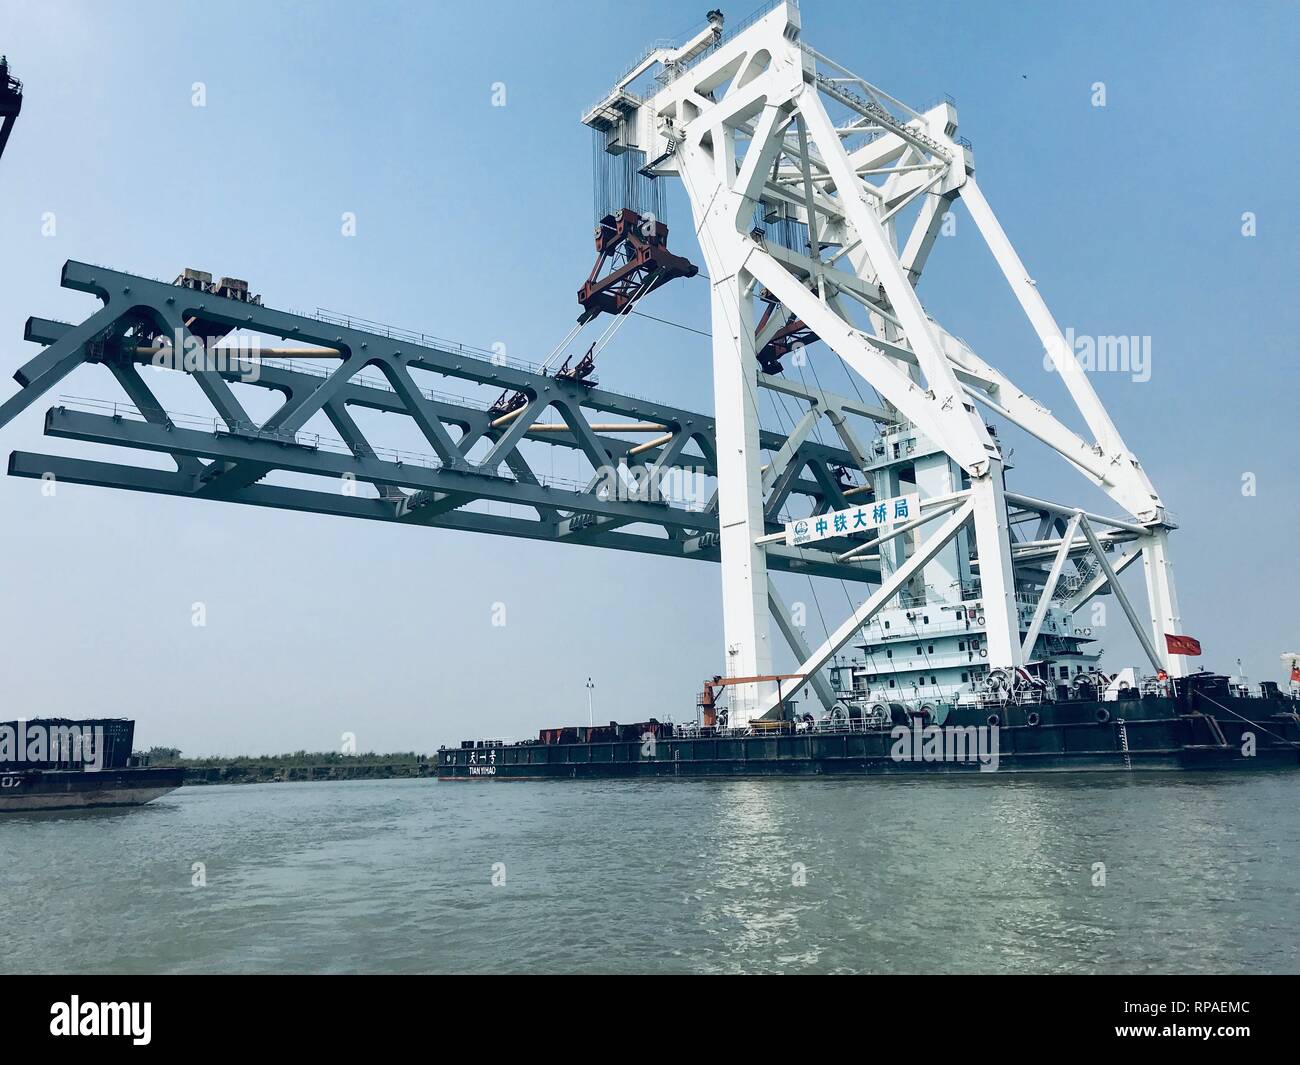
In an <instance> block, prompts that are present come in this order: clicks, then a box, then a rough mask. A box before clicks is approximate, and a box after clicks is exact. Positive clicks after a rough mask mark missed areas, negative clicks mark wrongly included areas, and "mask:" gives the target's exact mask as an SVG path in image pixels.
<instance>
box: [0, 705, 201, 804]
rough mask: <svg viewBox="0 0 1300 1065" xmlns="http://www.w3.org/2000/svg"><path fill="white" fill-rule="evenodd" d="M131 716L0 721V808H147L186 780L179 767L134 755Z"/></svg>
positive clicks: (133, 726) (133, 724)
mask: <svg viewBox="0 0 1300 1065" xmlns="http://www.w3.org/2000/svg"><path fill="white" fill-rule="evenodd" d="M134 740H135V722H134V721H131V720H128V719H125V718H94V719H89V720H75V721H74V720H70V719H68V718H42V719H32V720H27V721H8V722H0V814H6V813H37V812H43V811H48V810H83V809H94V808H99V807H108V806H142V805H143V804H145V803H147V802H152V801H153V800H154V799H157V798H158V797H160V796H162V795H166V794H167V793H168V792H169V791H175V790H176V789H177V788H179V787H180V786H181V784H182V783H184V776H185V770H184V768H183V767H181V766H161V767H159V766H150V765H148V759H147V757H145V756H141V755H136V754H133V753H132V750H131V748H132V744H133V742H134Z"/></svg>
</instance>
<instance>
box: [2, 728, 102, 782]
mask: <svg viewBox="0 0 1300 1065" xmlns="http://www.w3.org/2000/svg"><path fill="white" fill-rule="evenodd" d="M22 762H35V763H50V762H54V763H61V762H70V763H75V764H79V765H81V766H82V767H83V768H84V769H86V770H88V771H91V772H97V771H98V770H100V769H103V768H104V726H103V725H56V724H52V723H50V724H47V723H46V722H43V721H19V722H17V723H16V724H5V725H0V765H14V764H16V763H22Z"/></svg>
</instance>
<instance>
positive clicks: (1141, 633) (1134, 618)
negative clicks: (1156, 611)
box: [1079, 518, 1169, 669]
mask: <svg viewBox="0 0 1300 1065" xmlns="http://www.w3.org/2000/svg"><path fill="white" fill-rule="evenodd" d="M1079 527H1080V528H1081V529H1082V530H1083V535H1084V536H1086V537H1087V538H1088V543H1090V544H1091V545H1092V553H1093V555H1094V557H1095V558H1096V559H1097V564H1098V565H1099V566H1101V569H1102V572H1103V573H1105V574H1106V576H1107V578H1108V579H1109V580H1110V590H1111V592H1112V593H1113V594H1114V596H1115V598H1116V599H1117V600H1119V605H1120V607H1121V608H1122V609H1123V611H1124V616H1125V617H1127V618H1128V623H1129V624H1130V625H1132V626H1133V634H1134V635H1135V636H1136V637H1137V638H1138V643H1140V644H1141V645H1142V650H1144V651H1146V653H1147V658H1149V659H1150V660H1151V665H1152V667H1154V668H1155V669H1163V668H1164V664H1163V662H1162V661H1161V659H1160V656H1159V655H1158V654H1156V648H1155V644H1153V643H1152V642H1151V637H1150V636H1148V635H1147V631H1146V628H1145V626H1143V624H1142V619H1141V618H1140V617H1138V612H1137V611H1136V610H1135V609H1133V604H1132V603H1131V602H1130V601H1129V597H1128V593H1127V592H1126V591H1124V588H1123V586H1122V585H1121V584H1120V583H1119V575H1118V574H1117V573H1116V572H1115V570H1114V569H1113V568H1112V567H1111V564H1110V560H1109V559H1107V558H1106V552H1105V550H1104V549H1103V548H1102V545H1101V541H1099V540H1098V539H1097V534H1096V533H1095V532H1093V531H1092V525H1091V524H1090V523H1089V522H1088V519H1087V518H1083V519H1082V520H1081V521H1080V522H1079ZM1165 657H1166V658H1168V657H1169V656H1168V655H1166V656H1165Z"/></svg>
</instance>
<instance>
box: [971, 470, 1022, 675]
mask: <svg viewBox="0 0 1300 1065" xmlns="http://www.w3.org/2000/svg"><path fill="white" fill-rule="evenodd" d="M991 465H992V469H991V470H990V471H989V473H987V474H985V475H984V476H983V477H976V478H974V479H973V480H972V481H971V486H970V487H971V499H972V500H973V501H974V504H975V549H976V551H977V552H978V554H979V560H980V602H982V603H983V604H984V620H985V622H986V627H985V633H984V636H985V639H986V641H987V642H988V645H989V658H988V662H989V665H990V666H993V667H997V666H1003V667H1008V666H1019V665H1023V664H1024V660H1025V659H1024V655H1023V654H1022V653H1021V650H1020V619H1019V616H1018V615H1017V613H1016V582H1015V576H1014V574H1015V571H1014V570H1013V569H1012V567H1011V529H1010V526H1009V524H1008V522H1007V501H1006V497H1005V496H1004V495H1003V488H1002V463H1001V462H1000V461H999V460H996V459H994V460H993V461H992V463H991Z"/></svg>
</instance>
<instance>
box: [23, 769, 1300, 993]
mask: <svg viewBox="0 0 1300 1065" xmlns="http://www.w3.org/2000/svg"><path fill="white" fill-rule="evenodd" d="M1298 798H1300V774H1296V773H1278V774H1258V775H1253V776H1217V775H1205V776H1200V775H1197V776H1178V777H1174V776H1164V775H1152V776H1149V777H1128V776H1121V775H1111V774H1108V775H1105V776H1102V775H1087V776H1052V777H1039V778H1029V777H1019V778H1015V779H1008V778H1006V777H1001V778H998V779H997V780H991V779H984V778H982V779H979V780H936V781H928V780H922V781H910V780H905V781H894V780H884V781H876V782H870V783H867V782H864V781H857V780H853V781H848V780H846V781H826V780H818V781H772V780H761V781H727V782H678V781H646V782H634V781H627V782H599V783H579V782H564V783H550V784H522V783H517V784H509V785H505V784H498V783H486V782H483V783H479V782H475V783H467V784H440V783H437V782H436V781H432V780H418V781H379V782H355V783H321V784H269V785H255V786H243V787H202V788H184V789H182V790H180V791H178V792H175V793H173V794H172V795H169V796H167V797H165V798H163V799H161V800H158V801H157V802H155V803H153V804H152V805H150V806H147V807H143V808H138V809H134V810H128V811H117V812H87V813H78V814H66V815H63V814H44V815H39V816H31V817H13V816H12V815H11V816H8V817H6V818H5V819H3V820H0V906H2V907H3V912H4V925H5V932H4V939H3V947H2V948H0V971H3V972H33V971H42V972H45V971H55V972H63V971H87V972H153V971H163V972H267V971H272V972H280V971H287V972H299V971H301V972H356V971H360V972H425V971H435V972H441V971H470V972H500V971H517V970H523V971H562V972H563V971H575V970H577V971H602V972H605V971H609V972H624V971H654V972H730V971H760V972H798V971H815V972H827V971H833V972H917V971H922V972H929V971H942V972H1017V971H1033V972H1138V971H1153V972H1202V971H1205V972H1237V971H1248V972H1261V971H1262V972H1278V971H1282V972H1295V971H1297V970H1300V933H1298V932H1297V929H1296V920H1297V913H1298V912H1300V908H1298V907H1297V905H1296V903H1297V887H1300V864H1298V862H1297V859H1298V858H1300V814H1297V799H1298ZM196 862H201V863H203V866H204V869H205V870H206V880H207V883H206V886H202V887H195V886H193V885H192V880H193V879H194V876H195V873H194V863H196ZM1098 862H1101V863H1104V864H1105V884H1104V886H1099V885H1096V884H1094V880H1095V879H1097V877H1098V873H1097V872H1095V871H1094V866H1095V863H1098ZM494 872H495V874H496V878H497V879H500V878H501V876H502V873H503V874H504V883H503V884H500V885H497V886H494V884H493V878H494Z"/></svg>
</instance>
